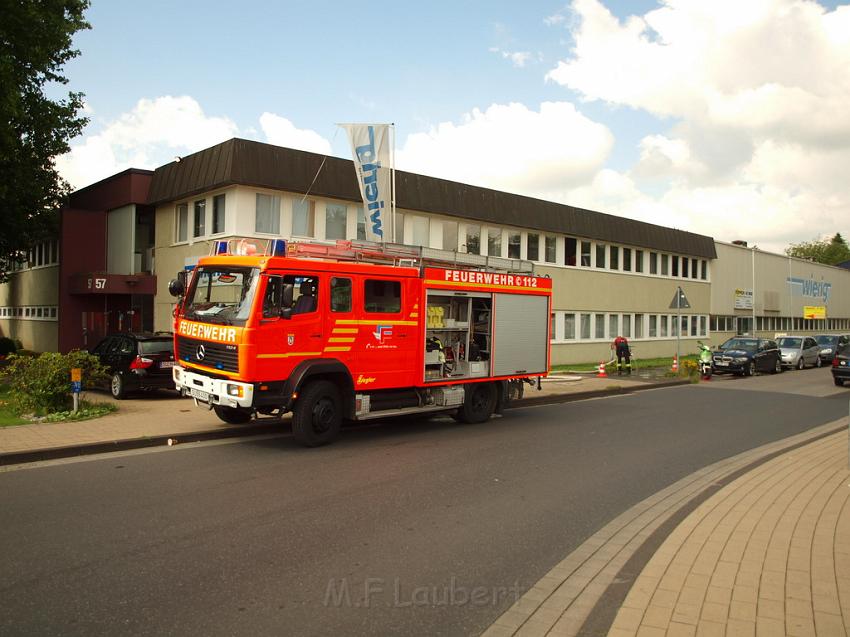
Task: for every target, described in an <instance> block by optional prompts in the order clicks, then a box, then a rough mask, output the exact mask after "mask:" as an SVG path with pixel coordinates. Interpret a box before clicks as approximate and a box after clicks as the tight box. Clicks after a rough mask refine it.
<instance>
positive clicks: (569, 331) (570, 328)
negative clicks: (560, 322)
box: [564, 312, 576, 341]
mask: <svg viewBox="0 0 850 637" xmlns="http://www.w3.org/2000/svg"><path fill="white" fill-rule="evenodd" d="M575 337H576V315H575V313H574V312H567V313H566V314H564V340H567V341H573V340H575Z"/></svg>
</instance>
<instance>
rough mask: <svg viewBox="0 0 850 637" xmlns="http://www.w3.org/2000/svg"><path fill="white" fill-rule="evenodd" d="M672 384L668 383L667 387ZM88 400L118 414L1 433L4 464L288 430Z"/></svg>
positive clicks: (166, 395) (95, 395) (594, 383)
mask: <svg viewBox="0 0 850 637" xmlns="http://www.w3.org/2000/svg"><path fill="white" fill-rule="evenodd" d="M663 381H664V379H662V380H661V381H649V380H646V379H637V378H630V377H628V376H622V377H616V376H615V377H609V378H595V377H594V376H593V375H592V374H587V375H582V376H578V375H572V376H569V375H553V376H552V378H551V379H545V380H544V382H543V384H542V390H541V391H537V390H536V389H534V388H530V387H528V386H526V387H527V388H526V393H525V396H526V397H525V399H524V403H525V404H529V405H530V404H538V403H546V402H561V401H565V400H575V399H579V398H582V397H592V396H596V395H606V394H609V393H617V392H628V391H635V390H637V389H645V388H651V387H656V386H659V385H662V386H663V385H664V384H665V382H663ZM669 382H670V381H669V380H667V384H669ZM86 398H87V399H88V400H92V401H100V402H113V403H114V404H115V405H116V406H117V407H118V411H117V412H115V413H112V414H109V415H107V416H104V417H102V418H96V419H93V420H83V421H79V422H61V423H39V424H32V425H20V426H17V427H0V464H3V463H4V461H5V462H11V461H16V460H15V459H14V458H13V456H16V455H18V454H22V453H27V452H33V453H35V452H45V453H47V452H48V451H54V452H56V453H57V454H59V455H62V452H63V451H67V452H70V451H71V450H75V449H79V450H80V451H81V452H82V451H83V450H85V449H86V448H87V447H92V446H96V445H106V444H115V445H119V444H120V445H123V447H124V448H127V447H128V446H133V445H135V446H144V445H147V444H150V443H152V442H158V443H162V442H164V441H165V440H167V438H169V437H171V438H174V439H177V440H180V441H182V440H191V439H197V438H198V437H207V438H209V437H216V436H226V435H238V434H240V433H245V434H248V433H263V432H267V433H274V432H277V431H281V430H283V431H286V430H288V428H289V423H288V417H284V423H281V421H280V420H275V419H268V418H267V419H261V420H260V421H257V422H254V423H252V424H251V425H228V424H226V423H223V422H222V421H221V420H219V419H218V417H217V416H216V415H215V413H214V412H212V411H208V410H206V409H202V408H199V407H196V406H195V404H194V402H193V401H192V400H191V399H189V398H178V397H177V396H176V394H175V393H173V392H160V393H158V394H152V395H150V396H147V397H141V398H136V399H130V400H122V401H114V400H113V399H112V397H111V396H109V395H108V394H103V393H99V392H90V393H89V394H88V395H87V397H86ZM66 455H69V454H66ZM4 456H5V458H4Z"/></svg>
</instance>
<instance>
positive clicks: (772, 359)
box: [711, 336, 782, 376]
mask: <svg viewBox="0 0 850 637" xmlns="http://www.w3.org/2000/svg"><path fill="white" fill-rule="evenodd" d="M711 368H712V370H713V372H714V373H715V374H738V375H739V376H753V375H754V374H755V373H756V372H770V373H771V374H778V373H779V372H781V371H782V357H781V356H780V353H779V347H778V346H777V345H776V341H773V340H770V339H766V338H749V337H746V336H736V337H734V338H730V339H729V340H728V341H726V342H725V343H723V344H722V345H721V346H720V347H718V348H717V349H716V350H715V352H714V353H713V355H712V362H711Z"/></svg>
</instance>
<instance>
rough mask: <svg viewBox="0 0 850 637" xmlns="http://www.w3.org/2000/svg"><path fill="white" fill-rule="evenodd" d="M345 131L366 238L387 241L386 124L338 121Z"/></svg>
mask: <svg viewBox="0 0 850 637" xmlns="http://www.w3.org/2000/svg"><path fill="white" fill-rule="evenodd" d="M340 126H341V127H342V128H344V129H345V130H346V132H347V133H348V141H349V142H350V144H351V154H352V157H353V159H354V169H355V170H356V172H357V185H358V186H359V187H360V196H361V197H362V198H363V206H364V212H365V215H366V239H367V240H368V241H380V242H391V241H392V240H393V221H394V219H393V215H392V211H391V208H392V202H393V198H392V192H391V188H392V144H391V141H390V125H389V124H340Z"/></svg>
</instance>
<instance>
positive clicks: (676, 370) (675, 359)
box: [672, 356, 679, 372]
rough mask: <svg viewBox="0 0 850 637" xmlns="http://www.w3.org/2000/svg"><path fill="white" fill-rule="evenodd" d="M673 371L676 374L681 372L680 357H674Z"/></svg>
mask: <svg viewBox="0 0 850 637" xmlns="http://www.w3.org/2000/svg"><path fill="white" fill-rule="evenodd" d="M672 370H673V371H674V372H678V371H679V359H678V357H676V356H674V357H673V368H672Z"/></svg>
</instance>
